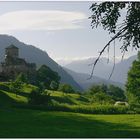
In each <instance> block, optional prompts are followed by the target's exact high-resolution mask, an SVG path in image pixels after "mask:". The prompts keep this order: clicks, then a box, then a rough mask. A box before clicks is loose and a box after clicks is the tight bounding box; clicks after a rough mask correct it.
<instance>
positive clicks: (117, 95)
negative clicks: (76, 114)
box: [87, 84, 126, 103]
mask: <svg viewBox="0 0 140 140" xmlns="http://www.w3.org/2000/svg"><path fill="white" fill-rule="evenodd" d="M87 94H90V95H92V101H93V99H94V102H95V101H97V102H100V103H103V102H104V103H105V102H106V101H107V102H110V103H111V102H113V100H114V101H118V100H119V101H124V100H125V99H126V97H125V95H124V91H123V90H122V89H121V88H119V87H117V86H114V85H110V86H109V87H108V86H106V85H104V84H102V85H93V86H91V88H89V90H88V92H87ZM99 99H101V101H99ZM103 99H104V101H103Z"/></svg>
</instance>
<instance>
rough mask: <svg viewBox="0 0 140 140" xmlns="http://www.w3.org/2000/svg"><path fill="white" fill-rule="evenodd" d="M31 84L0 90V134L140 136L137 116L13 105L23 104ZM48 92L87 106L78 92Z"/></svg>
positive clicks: (64, 101)
mask: <svg viewBox="0 0 140 140" xmlns="http://www.w3.org/2000/svg"><path fill="white" fill-rule="evenodd" d="M31 88H35V87H34V86H32V85H28V86H27V85H26V86H25V87H24V88H23V90H22V93H19V95H16V94H15V93H12V92H9V91H5V90H0V137H1V138H2V137H4V138H6V137H7V138H11V137H12V138H16V137H20V138H26V137H32V138H37V137H38V138H39V137H47V138H52V137H53V138H73V137H82V138H101V137H102V138H120V137H124V138H131V137H135V138H137V137H140V122H139V118H140V115H93V114H80V113H70V112H61V111H59V112H57V111H41V110H32V109H23V108H17V107H16V106H15V105H17V104H27V96H28V95H29V94H30V91H31ZM48 92H51V97H52V100H53V102H57V103H60V104H67V105H69V106H78V105H81V104H83V105H85V106H88V104H89V98H88V97H85V96H82V95H78V94H65V93H62V92H56V91H48Z"/></svg>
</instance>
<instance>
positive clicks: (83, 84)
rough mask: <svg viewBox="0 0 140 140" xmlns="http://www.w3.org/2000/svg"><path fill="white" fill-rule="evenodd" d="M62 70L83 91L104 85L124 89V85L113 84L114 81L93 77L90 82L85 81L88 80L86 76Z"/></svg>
mask: <svg viewBox="0 0 140 140" xmlns="http://www.w3.org/2000/svg"><path fill="white" fill-rule="evenodd" d="M64 69H65V70H66V71H67V72H68V73H69V74H70V75H71V76H72V77H73V78H74V80H75V81H76V82H77V83H79V84H80V86H81V87H82V88H83V89H84V90H86V89H88V88H89V87H90V86H92V85H93V84H106V85H110V84H114V85H116V86H118V87H121V88H124V85H123V84H122V83H119V82H114V81H111V80H105V79H103V78H99V77H97V76H94V78H92V79H91V80H87V78H89V75H88V74H85V73H77V72H74V71H72V70H69V69H67V68H64Z"/></svg>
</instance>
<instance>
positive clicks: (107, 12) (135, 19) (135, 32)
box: [90, 2, 140, 78]
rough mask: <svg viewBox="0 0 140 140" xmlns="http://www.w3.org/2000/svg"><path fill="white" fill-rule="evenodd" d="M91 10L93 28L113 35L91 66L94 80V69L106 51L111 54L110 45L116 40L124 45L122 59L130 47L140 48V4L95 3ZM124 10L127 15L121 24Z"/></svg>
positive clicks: (122, 46) (121, 47)
mask: <svg viewBox="0 0 140 140" xmlns="http://www.w3.org/2000/svg"><path fill="white" fill-rule="evenodd" d="M90 9H91V11H92V15H91V17H90V19H91V20H92V21H91V26H92V28H97V27H99V26H102V27H103V29H104V30H107V31H108V32H109V34H111V35H112V34H113V37H112V38H111V39H110V40H109V42H108V43H107V44H106V45H105V46H104V47H103V49H102V50H101V51H100V53H99V56H98V57H97V59H96V60H95V62H94V63H92V64H91V65H92V66H93V67H92V72H91V76H90V78H92V76H93V72H94V68H95V66H96V64H97V62H98V61H99V59H100V57H101V55H102V54H103V52H104V51H105V50H106V49H107V50H108V52H109V48H110V44H111V43H113V42H114V41H115V40H119V41H121V42H122V45H121V46H120V49H121V50H122V58H123V57H124V54H125V52H126V51H128V49H129V47H132V48H134V49H138V48H139V47H140V2H100V3H93V4H92V6H91V7H90ZM123 9H125V11H126V15H125V17H124V19H123V20H122V22H121V23H119V19H120V17H122V10H123ZM114 44H115V42H114ZM114 46H115V45H114ZM114 49H115V47H114ZM114 66H115V54H114ZM113 69H114V68H113ZM111 75H112V74H111Z"/></svg>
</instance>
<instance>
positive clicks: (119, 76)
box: [111, 55, 137, 83]
mask: <svg viewBox="0 0 140 140" xmlns="http://www.w3.org/2000/svg"><path fill="white" fill-rule="evenodd" d="M136 59H137V56H136V55H134V56H131V57H129V58H128V59H124V60H123V61H121V62H119V63H117V64H116V67H115V70H114V72H113V75H112V77H111V79H112V80H113V81H116V82H119V81H121V82H122V83H126V81H127V73H128V71H129V69H130V68H131V65H132V63H133V61H134V60H136Z"/></svg>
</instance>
